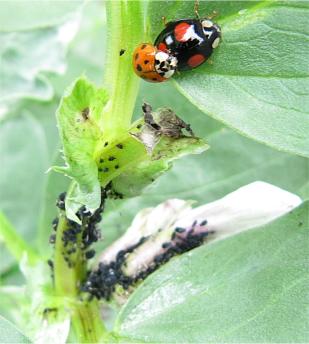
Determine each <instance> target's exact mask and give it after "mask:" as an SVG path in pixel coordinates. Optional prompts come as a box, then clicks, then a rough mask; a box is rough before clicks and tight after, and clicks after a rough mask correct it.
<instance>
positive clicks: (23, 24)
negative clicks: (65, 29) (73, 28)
mask: <svg viewBox="0 0 309 344" xmlns="http://www.w3.org/2000/svg"><path fill="white" fill-rule="evenodd" d="M82 2H83V1H82V0H75V1H62V0H60V1H59V0H58V1H57V2H55V1H50V0H44V1H40V2H38V1H31V0H30V1H29V0H27V1H25V0H21V1H19V0H11V1H7V0H4V1H1V2H0V31H6V32H9V31H22V30H31V29H35V28H41V29H42V28H46V27H50V26H55V25H58V24H61V23H63V22H65V21H68V20H70V19H72V17H73V16H74V15H75V13H76V10H78V9H79V8H80V7H81V4H82ZM12 13H14V15H12Z"/></svg>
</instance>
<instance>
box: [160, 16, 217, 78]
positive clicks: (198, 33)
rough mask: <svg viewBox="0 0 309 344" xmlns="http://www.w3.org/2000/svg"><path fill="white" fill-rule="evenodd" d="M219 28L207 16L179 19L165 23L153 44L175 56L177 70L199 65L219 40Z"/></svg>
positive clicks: (208, 55)
mask: <svg viewBox="0 0 309 344" xmlns="http://www.w3.org/2000/svg"><path fill="white" fill-rule="evenodd" d="M220 38H221V29H220V27H219V26H218V25H217V24H215V23H214V22H212V21H211V20H210V19H209V18H201V19H200V18H195V19H181V20H176V21H171V22H169V23H167V24H166V27H165V29H164V30H163V31H162V32H161V33H160V34H159V35H158V37H157V38H156V40H155V43H154V45H155V46H156V47H157V49H158V50H160V51H163V52H166V53H169V54H170V55H172V56H174V57H176V58H177V61H178V63H177V70H178V71H184V70H190V69H193V68H196V67H198V66H200V65H201V64H202V63H204V62H205V61H206V60H207V59H208V58H209V57H210V55H211V54H212V52H213V49H215V48H216V47H217V46H218V45H219V42H220Z"/></svg>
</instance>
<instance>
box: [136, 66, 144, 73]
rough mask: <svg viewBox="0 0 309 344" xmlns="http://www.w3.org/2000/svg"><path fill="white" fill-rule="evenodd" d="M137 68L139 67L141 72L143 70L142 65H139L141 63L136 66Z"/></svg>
mask: <svg viewBox="0 0 309 344" xmlns="http://www.w3.org/2000/svg"><path fill="white" fill-rule="evenodd" d="M136 69H137V70H138V71H139V72H141V71H142V70H143V68H142V67H141V65H139V64H138V65H137V66H136Z"/></svg>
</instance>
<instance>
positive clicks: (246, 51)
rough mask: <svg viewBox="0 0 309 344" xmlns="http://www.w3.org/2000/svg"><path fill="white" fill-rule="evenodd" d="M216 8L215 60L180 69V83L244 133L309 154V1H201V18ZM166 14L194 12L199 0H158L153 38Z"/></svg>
mask: <svg viewBox="0 0 309 344" xmlns="http://www.w3.org/2000/svg"><path fill="white" fill-rule="evenodd" d="M212 10H216V11H218V12H219V16H218V17H217V18H216V19H215V20H216V21H217V22H218V24H219V25H220V26H221V27H222V42H221V44H220V45H219V47H218V48H217V49H216V51H215V52H214V54H213V56H212V59H213V61H214V63H213V64H212V65H209V64H207V63H206V64H204V65H203V66H201V67H198V68H197V69H195V70H193V71H190V72H183V73H181V75H180V76H179V77H178V78H177V79H176V86H177V88H178V89H179V90H180V91H181V92H182V93H183V94H184V95H185V96H186V97H187V98H188V99H189V100H190V101H191V102H193V103H194V104H195V105H196V106H198V107H199V108H200V109H201V110H203V111H204V112H205V113H207V114H208V115H210V116H212V117H214V118H215V119H218V120H220V121H221V122H223V123H225V124H226V125H228V126H230V127H232V128H234V129H236V130H237V131H239V132H240V133H242V134H243V135H246V136H248V137H250V138H253V139H255V140H257V141H260V142H263V143H265V144H267V145H270V146H272V147H274V148H276V149H279V150H283V151H287V152H291V153H293V154H298V155H302V156H306V157H308V156H309V148H308V147H309V141H308V132H309V121H308V107H309V97H308V95H309V86H308V85H309V83H308V76H309V73H308V62H307V59H308V55H309V45H308V34H309V26H308V10H309V6H308V3H307V2H297V1H284V2H283V1H259V2H253V1H252V2H237V1H236V2H234V1H233V2H227V1H211V2H210V1H209V2H208V1H205V2H201V6H200V11H199V12H200V16H201V17H203V16H206V15H207V14H209V13H211V11H212ZM162 15H164V16H166V17H167V19H168V20H176V19H179V18H186V17H187V18H188V17H193V15H194V14H193V2H192V1H191V2H189V1H181V2H175V3H174V2H171V3H170V4H169V6H167V5H166V4H165V3H163V2H159V1H153V2H152V3H151V5H150V6H149V16H150V18H151V32H152V39H154V38H155V36H156V35H157V34H159V32H160V31H161V30H162V23H160V18H161V16H162ZM290 23H295V25H293V26H292V27H291V25H290Z"/></svg>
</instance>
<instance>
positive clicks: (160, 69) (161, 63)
mask: <svg viewBox="0 0 309 344" xmlns="http://www.w3.org/2000/svg"><path fill="white" fill-rule="evenodd" d="M176 67H177V58H176V57H175V56H173V55H170V54H168V53H166V52H164V51H160V50H158V51H157V53H156V55H155V69H156V71H157V73H158V74H159V75H161V76H162V77H164V78H165V79H169V78H170V77H171V76H173V74H174V73H175V70H176Z"/></svg>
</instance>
